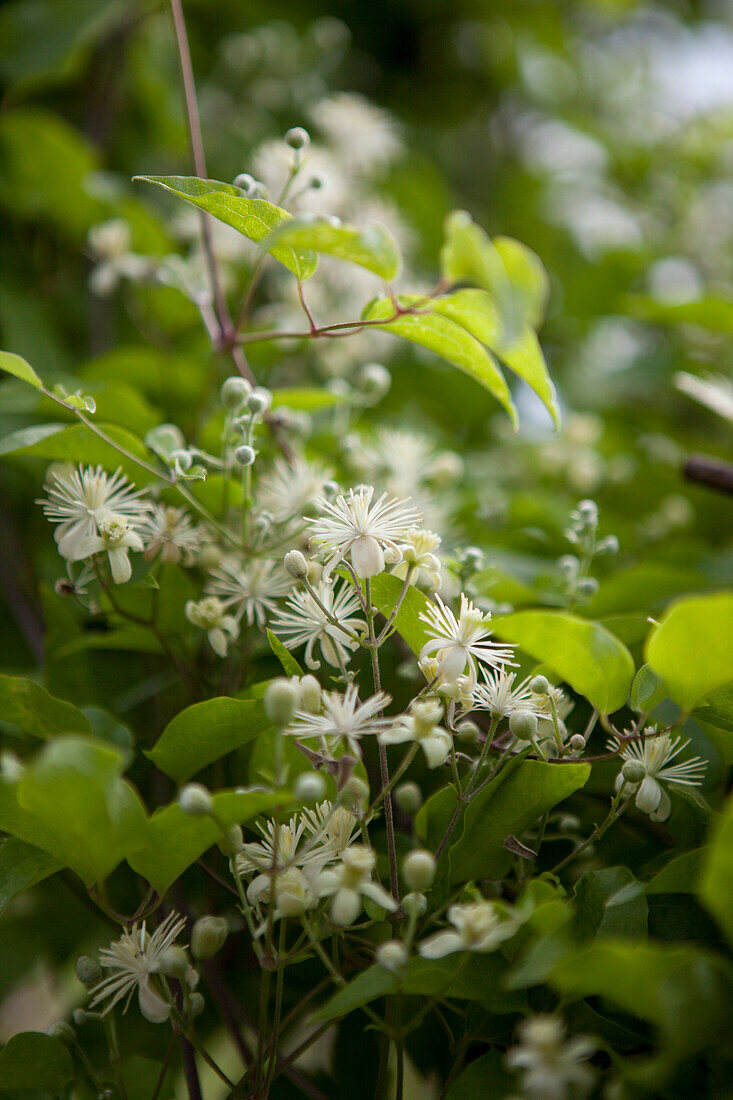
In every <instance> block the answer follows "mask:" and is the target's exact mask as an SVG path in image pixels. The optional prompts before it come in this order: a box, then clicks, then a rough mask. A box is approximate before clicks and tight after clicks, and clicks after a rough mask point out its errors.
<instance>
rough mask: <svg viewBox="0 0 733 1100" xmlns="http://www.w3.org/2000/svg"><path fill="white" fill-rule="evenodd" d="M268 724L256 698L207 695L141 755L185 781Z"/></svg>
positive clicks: (164, 731)
mask: <svg viewBox="0 0 733 1100" xmlns="http://www.w3.org/2000/svg"><path fill="white" fill-rule="evenodd" d="M270 724H271V723H270V721H269V719H268V718H267V715H266V714H265V708H264V705H263V704H262V702H260V701H259V700H254V699H231V698H229V697H228V696H221V697H220V698H218V699H207V700H206V702H204V703H194V705H193V706H191V707H186V709H185V710H182V711H181V712H180V714H177V715H176V717H175V718H174V719H173V720H172V721H171V722H169V723H168V725H167V726H166V727H165V729H164V730H163V732H162V734H161V735H160V737H159V738H158V740H157V741H156V743H155V745H154V747H153V748H152V749H151V750H150V752H146V754H145V755H146V756H147V757H149V758H150V759H151V760H152V761H153V763H154V764H155V766H156V767H158V768H160V770H161V771H162V772H165V774H166V775H169V776H170V777H171V779H175V781H176V782H177V783H185V782H186V780H188V779H190V778H191V776H192V775H195V774H196V772H199V771H201V769H202V768H205V767H206V765H207V764H211V763H212V761H214V760H218V759H219V758H220V757H222V756H226V754H227V753H229V752H232V751H233V750H234V749H237V748H239V747H240V745H246V744H247V742H248V741H252V740H253V738H255V737H257V736H258V735H259V734H260V733H262V732H263V730H266V729H267V727H268V726H269V725H270Z"/></svg>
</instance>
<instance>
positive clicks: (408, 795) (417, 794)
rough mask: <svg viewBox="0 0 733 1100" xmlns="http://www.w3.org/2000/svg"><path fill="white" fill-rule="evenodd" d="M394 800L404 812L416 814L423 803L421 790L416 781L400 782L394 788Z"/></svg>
mask: <svg viewBox="0 0 733 1100" xmlns="http://www.w3.org/2000/svg"><path fill="white" fill-rule="evenodd" d="M394 800H395V802H396V803H397V805H398V806H399V808H400V809H401V810H403V811H404V813H406V814H411V815H412V814H416V813H417V811H418V810H419V809H420V807H421V806H422V803H423V797H422V791H421V790H420V788H419V787H418V785H417V783H400V785H399V786H398V787H396V788H395V792H394Z"/></svg>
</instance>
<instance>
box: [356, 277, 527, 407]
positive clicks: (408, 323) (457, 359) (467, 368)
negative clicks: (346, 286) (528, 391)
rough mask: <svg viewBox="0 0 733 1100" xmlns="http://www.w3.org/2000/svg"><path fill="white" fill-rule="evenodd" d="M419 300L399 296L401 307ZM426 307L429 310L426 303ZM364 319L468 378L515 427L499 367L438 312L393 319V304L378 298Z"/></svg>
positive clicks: (490, 355)
mask: <svg viewBox="0 0 733 1100" xmlns="http://www.w3.org/2000/svg"><path fill="white" fill-rule="evenodd" d="M418 300H419V296H418V295H413V296H402V297H401V298H400V304H401V305H403V306H409V305H412V304H413V303H414V302H416V301H418ZM425 308H432V306H431V303H429V302H428V303H427V305H426V307H425ZM364 320H367V321H376V320H378V321H384V324H381V325H380V326H379V327H380V329H381V330H383V331H384V332H393V333H394V334H395V336H401V337H402V338H403V339H404V340H411V341H412V343H414V344H420V345H421V346H422V347H424V348H428V349H429V350H430V351H434V352H435V354H436V355H439V356H440V357H441V358H442V359H445V360H446V361H447V362H448V363H452V364H453V366H455V367H458V368H459V370H462V371H464V373H465V374H468V375H469V376H470V377H471V378H474V379H475V380H476V381H477V382H480V383H481V385H482V386H485V388H486V389H487V390H489V392H490V393H493V395H494V397H495V398H496V399H497V400H498V401H499V402H500V403H501V404H502V405H503V406H504V408H505V409H506V411H507V412H508V413H509V416H510V417H511V421H512V424H513V425H514V427H515V428H516V427H517V426H518V424H519V419H518V416H517V410H516V408H515V407H514V402H513V401H512V395H511V393H510V391H509V387H508V386H507V384H506V379H505V378H504V375H503V374H502V373H501V368H500V367H499V364H498V363H497V362H496V360H495V359H494V357H493V356H492V354H491V352H489V351H487V349H486V348H485V347H484V346H483V345H482V344H481V343H479V341H478V340H477V339H476V338H475V337H474V336H472V335H471V333H470V332H468V331H467V330H466V329H465V328H463V326H462V325H459V324H456V322H455V321H452V320H451V319H450V318H449V317H444V316H443V315H442V314H440V313H435V312H430V313H404V314H401V315H400V316H399V317H396V318H395V316H394V304H393V303H392V302H391V301H390V299H389V298H380V299H378V300H377V301H375V302H372V303H370V305H369V306H368V307H367V309H366V311H365V313H364Z"/></svg>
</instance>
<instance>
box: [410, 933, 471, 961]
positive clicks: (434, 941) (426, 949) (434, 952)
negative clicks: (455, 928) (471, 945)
mask: <svg viewBox="0 0 733 1100" xmlns="http://www.w3.org/2000/svg"><path fill="white" fill-rule="evenodd" d="M417 949H418V951H419V953H420V954H421V955H422V957H423V958H424V959H442V958H443V957H444V956H445V955H453V954H454V953H455V952H456V951H463V950H464V943H463V937H462V936H459V935H458V933H457V932H436V933H435V935H434V936H428V938H427V939H426V940H423V942H422V943H419V944H418V945H417Z"/></svg>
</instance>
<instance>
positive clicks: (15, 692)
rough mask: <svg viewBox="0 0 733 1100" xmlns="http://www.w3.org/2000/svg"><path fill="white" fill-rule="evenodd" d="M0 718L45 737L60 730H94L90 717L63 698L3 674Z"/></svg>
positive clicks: (71, 731)
mask: <svg viewBox="0 0 733 1100" xmlns="http://www.w3.org/2000/svg"><path fill="white" fill-rule="evenodd" d="M0 708H2V709H1V710H0V720H1V721H3V722H8V723H10V725H12V726H17V727H18V728H19V729H21V730H23V731H24V732H25V733H32V734H33V735H34V737H41V738H43V739H44V740H46V739H47V738H49V737H55V736H57V735H58V734H60V733H76V734H79V733H82V734H84V733H86V734H88V733H91V732H92V727H91V725H90V723H89V719H88V718H87V717H85V715H83V714H82V713H81V711H79V710H77V708H76V707H74V706H72V705H71V703H66V702H64V700H63V699H54V698H53V696H52V695H49V693H48V692H47V691H46V690H45V689H44V688H42V687H41V685H40V684H36V683H34V682H33V680H27V679H25V678H24V677H22V676H2V675H0Z"/></svg>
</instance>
